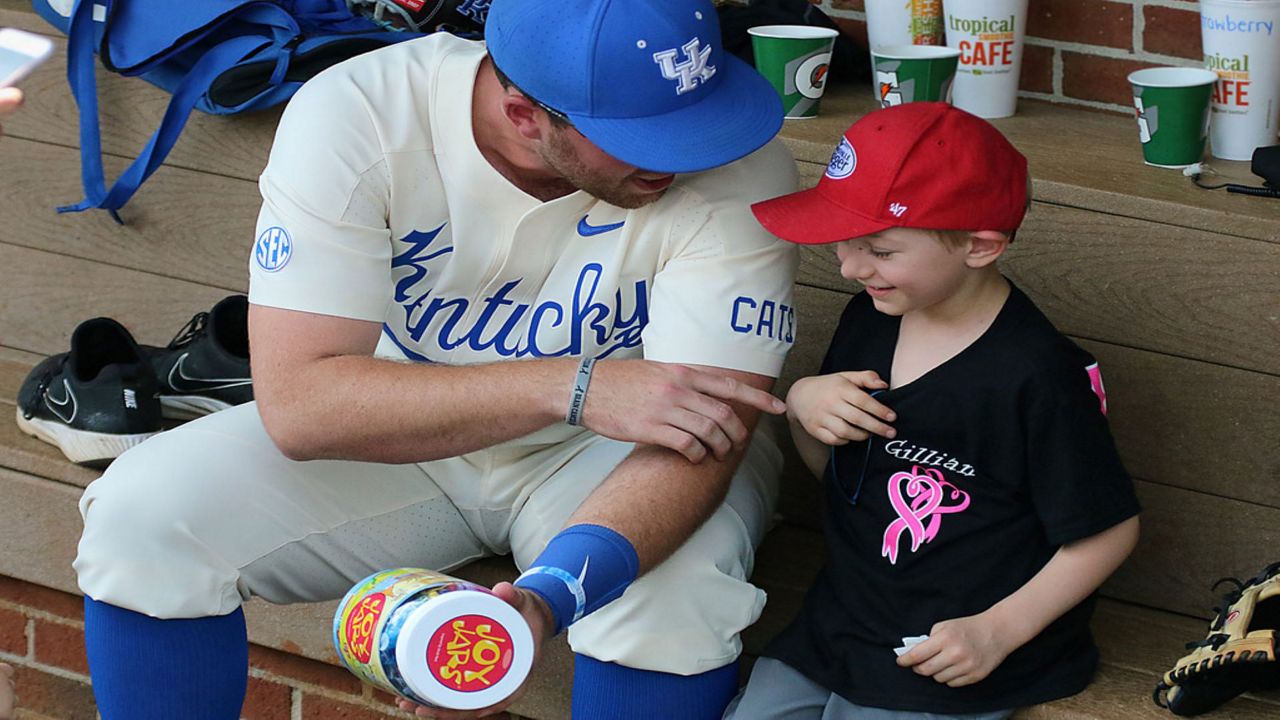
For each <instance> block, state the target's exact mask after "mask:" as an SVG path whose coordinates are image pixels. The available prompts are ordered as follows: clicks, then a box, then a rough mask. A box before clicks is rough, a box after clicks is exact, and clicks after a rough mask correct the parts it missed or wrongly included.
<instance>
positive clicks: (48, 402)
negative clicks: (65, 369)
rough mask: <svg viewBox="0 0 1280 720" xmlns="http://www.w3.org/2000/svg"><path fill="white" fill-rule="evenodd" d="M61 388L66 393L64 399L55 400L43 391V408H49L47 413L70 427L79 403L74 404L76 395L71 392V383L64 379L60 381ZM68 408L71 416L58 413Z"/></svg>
mask: <svg viewBox="0 0 1280 720" xmlns="http://www.w3.org/2000/svg"><path fill="white" fill-rule="evenodd" d="M62 387H63V389H64V390H65V391H66V393H67V396H66V397H64V398H63V399H61V400H56V399H54V397H53V394H52V393H50V392H49V391H48V390H45V391H44V404H45V407H47V408H49V412H51V413H53V414H54V415H57V416H58V419H59V420H61V421H62V422H64V423H67V424H68V425H70V424H71V421H72V420H75V419H76V412H77V411H78V410H79V407H80V403H78V402H76V394H75V393H73V392H71V383H70V382H68V381H67V379H66V378H63V379H62ZM68 406H69V407H70V408H71V414H70V415H63V414H62V412H60V411H62V410H66V409H67V407H68Z"/></svg>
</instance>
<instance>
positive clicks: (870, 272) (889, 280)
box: [835, 228, 975, 315]
mask: <svg viewBox="0 0 1280 720" xmlns="http://www.w3.org/2000/svg"><path fill="white" fill-rule="evenodd" d="M835 245H836V257H838V258H839V259H840V274H841V275H842V276H844V277H845V279H847V280H857V281H858V282H860V283H862V284H863V285H864V286H866V289H867V294H868V295H870V296H871V298H872V300H873V301H874V302H875V306H876V309H877V310H879V311H880V312H882V313H885V314H886V315H904V314H906V313H908V312H913V311H918V310H926V309H929V308H932V307H934V306H937V305H938V304H939V303H942V302H944V301H946V300H947V299H949V298H951V297H953V296H955V295H956V294H957V292H958V291H959V290H960V289H961V288H962V287H963V286H964V285H965V284H966V283H967V282H968V281H969V279H970V277H971V275H972V272H971V271H972V270H973V269H975V268H974V267H973V266H972V264H971V258H970V254H969V250H970V247H971V245H972V241H971V240H965V241H964V242H963V243H961V244H959V245H951V244H949V243H946V242H943V241H942V240H940V239H938V238H937V237H935V236H934V235H932V234H930V233H929V232H927V231H924V230H917V229H913V228H890V229H888V230H883V231H881V232H878V233H875V234H873V235H867V236H864V237H860V238H855V239H852V240H843V241H841V242H838V243H836V244H835Z"/></svg>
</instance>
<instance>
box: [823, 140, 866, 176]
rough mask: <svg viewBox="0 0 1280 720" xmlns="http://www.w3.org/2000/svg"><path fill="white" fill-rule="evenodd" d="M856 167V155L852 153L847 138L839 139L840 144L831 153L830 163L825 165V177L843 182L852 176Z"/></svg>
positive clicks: (851, 147)
mask: <svg viewBox="0 0 1280 720" xmlns="http://www.w3.org/2000/svg"><path fill="white" fill-rule="evenodd" d="M856 167H858V153H856V152H854V151H853V146H852V145H850V144H849V140H848V138H843V137H842V138H840V144H839V145H837V146H836V150H835V152H833V153H831V162H829V163H827V173H826V174H827V177H829V178H831V179H832V180H843V179H845V178H847V177H849V176H850V175H852V174H853V170H854V168H856Z"/></svg>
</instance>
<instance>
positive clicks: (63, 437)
mask: <svg viewBox="0 0 1280 720" xmlns="http://www.w3.org/2000/svg"><path fill="white" fill-rule="evenodd" d="M159 391H160V388H159V384H158V383H157V381H156V376H155V371H153V370H152V368H151V364H150V363H149V362H148V361H147V358H146V357H145V356H144V355H143V354H142V351H141V350H140V349H139V348H138V345H137V343H136V342H134V340H133V336H132V335H130V334H129V331H128V330H126V329H125V328H124V326H122V325H121V324H120V323H118V322H116V321H115V320H112V319H111V318H94V319H92V320H86V321H84V322H82V323H80V325H79V326H78V327H76V329H75V332H73V333H72V334H71V352H66V353H62V354H60V355H54V356H53V357H50V358H46V359H45V360H44V361H43V362H41V363H40V364H39V365H36V366H35V368H34V369H32V371H31V373H30V374H29V375H27V379H26V380H24V381H23V383H22V387H21V388H19V390H18V413H17V420H18V427H19V428H21V429H22V431H23V432H25V433H27V434H28V435H32V436H34V437H37V438H39V439H41V440H44V441H45V442H47V443H52V444H54V445H57V446H58V447H59V448H60V449H61V450H62V454H63V455H66V456H67V459H68V460H71V461H72V462H77V463H82V464H86V465H105V464H106V463H107V462H110V461H111V460H112V459H113V458H115V457H117V456H118V455H120V454H121V453H123V452H124V451H125V450H128V449H129V448H131V447H133V446H134V445H137V444H138V443H140V442H142V441H143V440H146V439H147V438H149V437H151V436H152V435H155V434H156V433H158V432H160V430H161V419H160V399H159Z"/></svg>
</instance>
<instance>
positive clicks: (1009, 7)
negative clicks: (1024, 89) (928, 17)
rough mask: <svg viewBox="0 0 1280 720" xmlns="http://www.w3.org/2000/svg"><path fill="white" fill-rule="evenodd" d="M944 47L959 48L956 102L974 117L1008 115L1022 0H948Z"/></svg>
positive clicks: (1013, 97) (1022, 31)
mask: <svg viewBox="0 0 1280 720" xmlns="http://www.w3.org/2000/svg"><path fill="white" fill-rule="evenodd" d="M944 9H945V10H946V28H947V46H948V47H953V48H956V49H957V50H959V51H960V66H959V68H958V69H957V70H956V82H955V90H954V93H955V98H954V103H955V106H956V107H958V108H960V109H961V110H967V111H969V112H971V113H973V114H974V115H977V116H978V117H983V118H1002V117H1009V116H1010V115H1012V114H1013V113H1014V111H1015V110H1016V109H1017V107H1018V78H1019V76H1020V75H1021V74H1022V46H1023V44H1024V38H1025V37H1026V32H1027V0H947V2H946V5H945V6H944Z"/></svg>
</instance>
